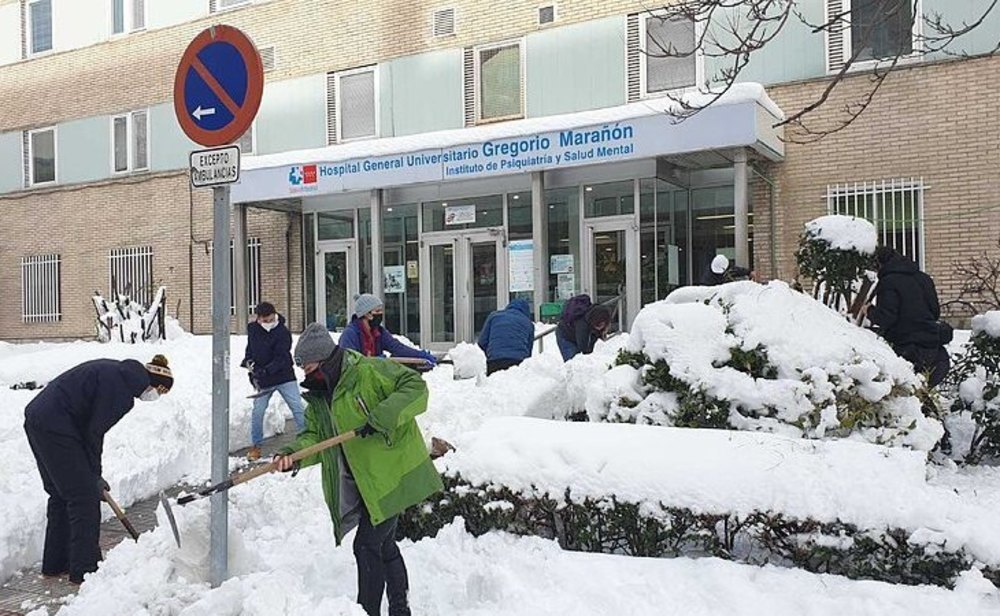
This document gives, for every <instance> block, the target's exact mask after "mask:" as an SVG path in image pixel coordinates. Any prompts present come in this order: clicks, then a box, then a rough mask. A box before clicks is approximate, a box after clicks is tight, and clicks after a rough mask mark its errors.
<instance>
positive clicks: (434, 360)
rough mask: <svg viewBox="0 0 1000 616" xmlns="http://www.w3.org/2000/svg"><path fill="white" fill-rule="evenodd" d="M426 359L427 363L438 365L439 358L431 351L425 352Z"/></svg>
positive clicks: (432, 365)
mask: <svg viewBox="0 0 1000 616" xmlns="http://www.w3.org/2000/svg"><path fill="white" fill-rule="evenodd" d="M424 359H425V360H427V363H428V364H430V366H431V368H433V367H434V366H436V365H437V363H438V358H437V357H435V356H434V355H432V354H430V353H424Z"/></svg>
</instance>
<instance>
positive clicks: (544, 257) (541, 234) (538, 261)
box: [531, 171, 549, 318]
mask: <svg viewBox="0 0 1000 616" xmlns="http://www.w3.org/2000/svg"><path fill="white" fill-rule="evenodd" d="M531 240H532V248H533V250H534V253H533V254H534V260H535V267H534V269H535V289H534V294H535V317H536V318H540V312H541V306H542V304H543V303H545V302H547V301H549V292H548V291H549V263H548V261H549V259H548V254H549V207H548V205H546V203H545V176H544V173H543V172H541V171H536V172H534V173H532V174H531Z"/></svg>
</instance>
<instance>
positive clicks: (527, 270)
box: [507, 240, 535, 293]
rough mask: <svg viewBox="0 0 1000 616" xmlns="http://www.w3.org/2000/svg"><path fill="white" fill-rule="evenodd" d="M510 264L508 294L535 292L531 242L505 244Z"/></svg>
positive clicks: (521, 241)
mask: <svg viewBox="0 0 1000 616" xmlns="http://www.w3.org/2000/svg"><path fill="white" fill-rule="evenodd" d="M507 254H508V262H509V264H510V292H511V293H517V292H519V291H534V290H535V245H534V242H533V241H532V240H515V241H513V242H510V243H508V244H507Z"/></svg>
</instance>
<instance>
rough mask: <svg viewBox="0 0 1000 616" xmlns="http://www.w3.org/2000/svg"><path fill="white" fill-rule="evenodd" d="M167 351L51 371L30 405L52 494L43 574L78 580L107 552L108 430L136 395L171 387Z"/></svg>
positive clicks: (36, 446)
mask: <svg viewBox="0 0 1000 616" xmlns="http://www.w3.org/2000/svg"><path fill="white" fill-rule="evenodd" d="M173 384H174V378H173V375H172V374H171V372H170V368H169V367H168V365H167V358H166V357H164V356H162V355H157V356H156V357H154V358H153V360H152V361H151V362H150V363H148V364H146V365H145V366H144V365H142V364H141V363H139V362H137V361H135V360H134V359H126V360H124V361H117V360H113V359H95V360H91V361H87V362H84V363H82V364H80V365H79V366H76V367H75V368H71V369H69V370H67V371H66V372H64V373H62V374H60V375H59V376H57V377H56V378H55V379H53V380H52V381H51V382H50V383H49V384H48V385H47V386H45V388H44V389H42V391H41V392H40V393H39V394H38V395H37V396H35V398H34V399H33V400H32V401H31V402H29V403H28V406H27V407H26V408H25V411H24V431H25V433H26V434H27V437H28V444H29V445H30V446H31V452H32V453H33V454H34V456H35V461H36V462H37V463H38V472H39V474H41V476H42V486H43V487H44V488H45V491H46V492H47V493H48V495H49V503H48V510H47V514H46V515H47V526H46V528H45V547H44V551H43V554H42V574H43V575H45V576H49V577H56V576H61V575H64V574H66V573H68V574H69V580H70V582H73V583H74V584H80V583H82V582H83V576H84V574H86V573H90V572H92V571H96V570H97V562H98V561H99V560H100V558H101V549H100V545H99V543H98V541H99V539H100V530H101V499H102V498H103V490H107V489H108V484H107V482H106V481H104V479H103V478H102V477H101V474H102V468H101V453H102V451H103V450H104V435H105V434H106V433H107V431H108V430H110V429H111V427H112V426H114V425H115V424H116V423H118V421H119V420H121V418H122V417H124V416H125V414H126V413H128V412H129V411H130V410H132V406H133V405H134V404H135V399H136V398H139V399H140V400H146V401H154V400H156V399H157V398H159V396H160V395H161V394H165V393H167V392H168V391H170V388H171V387H173Z"/></svg>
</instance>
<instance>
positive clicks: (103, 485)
mask: <svg viewBox="0 0 1000 616" xmlns="http://www.w3.org/2000/svg"><path fill="white" fill-rule="evenodd" d="M97 491H98V492H101V493H104V492H110V491H111V486H110V485H108V482H107V481H106V480H105V479H104V477H98V478H97Z"/></svg>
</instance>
